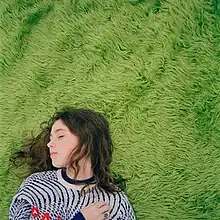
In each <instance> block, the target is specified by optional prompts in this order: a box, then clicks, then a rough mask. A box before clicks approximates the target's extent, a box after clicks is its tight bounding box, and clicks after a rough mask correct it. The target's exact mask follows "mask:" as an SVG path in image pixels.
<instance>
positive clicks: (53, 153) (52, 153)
mask: <svg viewBox="0 0 220 220" xmlns="http://www.w3.org/2000/svg"><path fill="white" fill-rule="evenodd" d="M56 154H58V153H57V152H51V153H50V156H52V155H56Z"/></svg>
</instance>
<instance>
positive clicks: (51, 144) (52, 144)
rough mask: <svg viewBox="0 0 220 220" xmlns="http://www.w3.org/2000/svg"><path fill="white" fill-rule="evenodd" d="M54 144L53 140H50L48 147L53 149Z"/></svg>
mask: <svg viewBox="0 0 220 220" xmlns="http://www.w3.org/2000/svg"><path fill="white" fill-rule="evenodd" d="M54 146H55V145H54V143H53V142H52V140H50V141H49V142H48V143H47V147H49V148H51V147H54Z"/></svg>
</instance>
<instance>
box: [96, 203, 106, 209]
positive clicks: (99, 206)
mask: <svg viewBox="0 0 220 220" xmlns="http://www.w3.org/2000/svg"><path fill="white" fill-rule="evenodd" d="M106 205H107V203H106V202H96V203H95V207H96V208H101V207H102V206H106Z"/></svg>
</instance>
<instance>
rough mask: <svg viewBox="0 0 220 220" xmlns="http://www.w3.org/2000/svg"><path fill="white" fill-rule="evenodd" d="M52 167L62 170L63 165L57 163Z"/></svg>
mask: <svg viewBox="0 0 220 220" xmlns="http://www.w3.org/2000/svg"><path fill="white" fill-rule="evenodd" d="M52 165H53V166H54V167H56V168H62V167H63V165H62V164H59V163H55V162H52Z"/></svg>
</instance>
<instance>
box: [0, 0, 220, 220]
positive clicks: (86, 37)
mask: <svg viewBox="0 0 220 220" xmlns="http://www.w3.org/2000/svg"><path fill="white" fill-rule="evenodd" d="M0 4H1V5H0V16H1V19H0V108H1V109H0V137H1V142H0V216H1V220H6V219H8V208H9V205H10V201H11V199H12V196H13V195H14V194H15V193H16V191H17V189H18V187H19V185H20V184H21V182H22V180H23V178H22V174H23V171H25V170H26V167H23V166H18V165H17V167H16V168H13V167H11V165H10V163H9V161H8V160H9V157H10V155H11V154H12V153H13V152H15V151H16V150H18V149H19V147H20V146H21V145H22V142H23V139H24V138H25V137H26V136H28V135H30V134H31V131H34V133H37V132H38V131H39V130H40V127H39V124H40V123H41V122H42V121H45V120H47V119H48V117H49V116H50V115H51V114H52V113H53V112H54V111H55V109H56V108H58V109H59V108H60V107H62V106H64V105H71V106H75V107H87V108H92V109H95V110H97V111H100V112H103V113H104V114H105V115H106V116H107V118H108V120H109V122H110V124H111V132H112V135H113V138H114V143H115V152H114V158H113V163H112V170H113V171H114V172H116V173H120V174H121V175H122V176H123V177H124V178H126V180H127V191H126V193H127V195H128V197H129V199H130V201H131V203H132V205H133V207H134V210H135V213H136V216H137V220H186V219H187V220H194V219H195V220H200V219H202V220H217V219H220V1H219V0H59V1H58V0H1V3H0Z"/></svg>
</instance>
